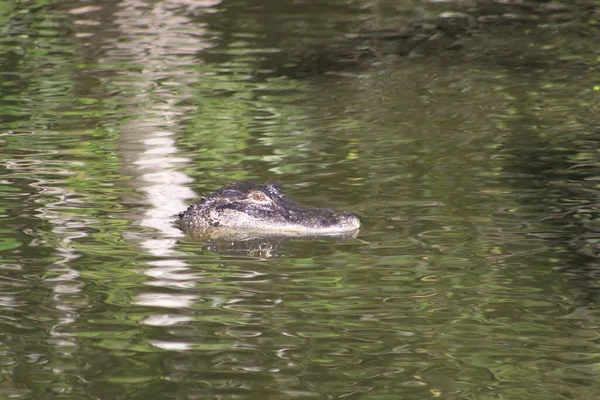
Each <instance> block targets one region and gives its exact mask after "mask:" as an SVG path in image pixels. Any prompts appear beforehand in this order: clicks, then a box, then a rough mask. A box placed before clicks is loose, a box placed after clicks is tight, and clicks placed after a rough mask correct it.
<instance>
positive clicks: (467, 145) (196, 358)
mask: <svg viewBox="0 0 600 400" xmlns="http://www.w3.org/2000/svg"><path fill="white" fill-rule="evenodd" d="M359 3H360V4H359V7H358V9H356V8H354V6H348V5H347V4H346V3H345V2H333V3H328V4H327V5H326V6H327V10H330V11H329V12H331V13H332V14H331V18H328V17H327V16H326V14H325V13H324V11H323V10H324V9H323V8H319V12H316V11H314V10H312V8H311V7H309V6H307V7H308V8H307V10H306V11H305V12H306V13H307V14H302V12H303V11H301V9H302V7H300V5H292V4H288V5H285V4H284V5H281V4H279V3H278V4H277V5H274V4H273V5H272V6H273V7H274V8H275V9H276V10H273V9H272V8H269V7H264V5H260V4H258V3H257V5H255V6H256V7H255V8H251V9H246V8H245V6H246V3H244V2H242V3H240V4H215V5H214V6H210V7H208V8H207V9H204V8H202V7H199V8H193V9H187V8H186V6H184V5H183V4H182V5H180V6H176V7H174V8H171V7H170V6H169V4H166V3H164V2H155V3H152V4H150V3H148V4H125V3H123V4H119V5H116V6H115V5H110V4H99V3H98V4H95V3H94V4H95V7H97V8H98V10H94V9H93V8H94V7H92V8H90V9H89V10H87V11H86V10H82V9H79V8H77V9H72V8H70V7H71V6H69V5H60V7H59V6H58V5H57V6H54V5H53V4H52V3H51V2H41V3H36V4H29V5H21V7H25V8H26V10H25V11H26V12H16V11H13V8H12V7H13V5H12V3H6V2H5V3H1V4H2V5H5V6H6V7H7V11H5V12H4V13H3V12H2V11H0V15H8V17H7V18H8V19H9V20H10V21H11V22H15V23H13V24H10V27H5V28H1V29H3V30H2V31H3V32H8V31H11V32H14V33H12V34H11V35H5V36H3V38H2V40H1V41H0V54H2V55H6V57H5V58H4V60H6V61H4V63H3V64H2V68H3V71H2V72H3V75H2V77H3V79H2V82H1V83H0V85H1V86H0V87H1V91H0V114H1V117H0V118H1V122H0V134H1V135H2V136H0V143H1V146H2V148H1V150H0V161H1V163H0V168H1V175H2V178H1V179H2V184H1V185H0V192H2V197H1V198H0V210H2V211H1V213H2V219H1V221H2V223H3V227H2V230H0V237H1V239H0V251H1V252H2V254H1V255H0V256H1V259H2V263H1V265H0V267H1V271H2V274H3V284H2V285H0V289H1V296H0V298H1V299H0V300H1V301H0V308H1V310H2V318H0V324H2V329H1V330H0V331H2V335H0V342H1V349H2V350H1V351H0V358H1V359H2V360H4V361H3V362H1V364H2V366H3V373H5V376H6V377H7V378H6V379H5V380H4V381H3V385H2V388H0V390H2V393H5V394H6V395H7V396H12V397H25V398H26V397H27V396H29V395H31V396H33V397H32V398H44V397H45V396H46V397H48V396H50V395H48V393H51V396H53V398H69V397H70V396H71V397H73V398H74V397H80V398H157V399H158V398H164V397H165V396H168V397H175V398H177V397H196V398H259V397H260V398H265V397H266V398H285V399H288V398H290V399H291V398H297V397H302V398H308V397H310V398H321V397H336V398H338V397H339V398H342V397H343V398H373V399H375V398H394V399H395V398H424V397H436V396H437V397H448V398H462V397H465V398H466V397H477V398H499V397H502V398H567V397H581V398H594V397H597V395H598V393H597V389H596V388H597V385H595V384H596V383H598V371H597V368H596V366H595V360H596V358H597V357H596V356H595V350H594V349H595V347H596V344H595V341H596V340H597V332H596V328H595V327H596V326H597V324H598V313H597V312H596V311H595V303H596V297H597V292H596V290H597V283H596V281H597V279H596V275H597V273H596V272H595V271H596V270H597V266H596V262H595V259H594V258H591V257H590V258H585V257H582V256H580V254H579V253H578V252H584V253H586V254H589V255H593V256H595V253H596V252H597V251H596V247H597V246H596V244H597V241H598V238H597V234H596V231H597V229H596V226H595V225H597V224H596V220H597V216H596V208H597V207H596V199H597V185H596V183H595V182H596V181H597V176H596V175H597V172H596V170H597V165H596V164H597V162H596V154H597V151H596V147H597V146H596V139H595V137H594V136H595V132H596V131H597V129H596V127H597V117H596V115H598V113H597V112H596V111H597V108H598V107H597V98H596V97H594V96H596V94H595V92H594V91H593V90H592V89H591V88H590V84H589V82H593V81H594V80H597V79H596V78H597V77H596V75H595V72H594V71H593V70H592V69H589V68H582V67H581V64H577V63H575V64H564V63H565V62H570V61H572V60H573V59H575V58H576V59H577V60H578V62H583V63H585V62H587V61H586V60H589V59H590V57H593V54H594V53H593V50H594V49H595V42H593V41H592V40H591V39H590V41H588V40H585V38H583V39H582V38H581V37H580V36H579V35H578V34H577V35H575V36H576V39H577V41H574V40H575V38H574V37H573V36H572V35H571V33H569V31H565V32H562V33H564V35H563V34H561V35H553V34H551V33H548V32H549V31H548V30H543V31H542V30H540V31H539V32H538V33H539V35H537V36H536V35H535V34H534V31H532V30H531V31H530V30H528V29H521V28H519V27H518V26H517V27H514V26H513V27H512V28H511V29H508V27H503V28H502V29H501V30H502V31H503V32H506V33H498V32H495V35H492V34H489V36H491V37H487V35H488V33H487V32H486V33H483V34H479V35H475V36H474V37H473V38H472V39H469V40H471V42H469V46H470V47H468V48H469V49H470V53H469V52H467V53H465V52H458V53H455V52H450V53H446V52H445V51H442V52H441V53H440V54H437V55H436V57H427V56H423V57H419V54H417V53H413V54H412V56H411V57H408V58H401V59H398V58H394V57H382V58H381V59H377V60H372V61H367V62H365V63H364V65H362V66H361V67H360V70H358V71H350V72H347V73H341V72H340V73H338V71H322V72H327V73H325V74H322V75H310V71H309V73H308V74H305V76H303V78H304V79H295V78H294V77H290V76H273V71H278V70H282V68H278V65H277V60H281V63H286V62H288V64H289V60H288V61H286V60H285V55H286V52H290V51H291V50H289V49H288V48H287V47H285V46H280V45H279V44H278V43H290V44H294V49H300V50H302V46H305V45H306V46H311V47H310V51H314V46H318V45H319V43H320V42H321V39H324V38H321V36H322V35H323V36H324V35H325V34H324V32H330V31H332V32H335V33H336V36H340V37H345V35H344V34H345V33H347V32H346V30H345V29H347V26H346V25H344V23H345V22H344V21H355V18H356V17H357V15H362V16H364V18H369V19H373V18H374V19H376V20H377V21H379V22H383V21H382V20H383V19H385V18H386V17H388V16H387V15H386V14H387V13H388V12H386V11H381V10H383V9H386V7H383V8H382V9H378V10H380V11H374V8H373V7H370V6H371V4H370V3H368V2H359ZM91 4H92V3H90V5H91ZM298 4H299V3H298ZM316 4H317V3H316ZM319 4H320V3H319ZM357 4H358V3H357ZM321 5H323V4H321ZM363 5H364V6H365V7H362V6H363ZM366 6H369V7H366ZM0 7H1V6H0ZM55 7H56V8H57V10H54V8H55ZM78 7H83V6H81V5H78ZM112 7H116V8H114V9H113V8H112ZM153 7H157V8H153ZM213 7H214V8H213ZM277 7H283V8H285V7H290V8H289V9H286V10H287V11H286V14H285V15H290V17H288V18H287V19H286V18H284V19H278V18H273V14H277V12H276V11H277V10H279V9H278V8H277ZM297 7H299V8H297ZM338 7H341V10H346V11H345V12H346V14H345V13H344V11H340V8H338ZM348 7H349V8H348ZM428 7H429V6H428ZM432 7H433V6H432ZM444 7H445V6H444ZM448 7H449V5H448ZM38 8H39V11H37V10H38ZM58 8H60V10H58ZM261 8H263V9H264V10H263V11H261V12H257V10H259V9H261ZM217 11H218V12H217ZM279 11H281V10H279ZM334 11H335V12H334ZM96 12H98V13H100V14H94V13H96ZM262 12H264V15H263V14H262ZM431 12H432V13H433V12H434V11H431ZM269 13H271V14H269ZM296 13H299V14H298V15H296ZM377 13H380V14H377ZM389 13H390V14H391V12H389ZM236 15H237V16H238V17H236ZM307 15H308V16H310V18H308V20H304V19H303V18H304V17H306V16H307ZM324 15H325V17H324ZM150 16H152V17H150ZM156 16H160V18H159V19H160V21H161V23H160V24H158V25H157V24H156V23H155V22H156V20H155V17H156ZM265 16H267V17H268V18H267V17H265ZM303 16H304V17H303ZM375 17H376V18H375ZM148 18H150V19H148ZM392 19H393V22H394V23H398V20H395V19H394V18H392ZM1 20H2V19H1V17H0V21H1ZM294 21H295V22H296V23H297V24H296V25H294V24H293V23H292V24H291V25H290V23H291V22H294ZM307 21H308V22H307ZM16 22H18V23H16ZM109 22H110V23H109ZM224 22H225V23H224ZM303 22H304V24H303ZM7 25H9V24H7ZM307 26H310V28H307ZM290 27H292V28H293V29H290ZM284 28H285V29H284ZM540 29H541V28H540ZM585 29H589V27H587V25H586V28H585ZM313 30H314V31H313ZM303 31H304V32H315V33H314V37H309V38H304V41H303V37H302V36H301V35H300V38H299V35H298V34H297V33H298V32H303ZM209 32H210V33H209ZM273 32H275V33H273ZM287 32H293V34H288V33H287ZM215 33H218V35H216V34H215ZM338 34H339V35H338ZM496 35H498V36H496ZM280 36H281V42H279V41H278V38H279V37H280ZM309 36H310V35H309ZM592 37H594V36H590V38H592ZM350 38H351V39H352V38H353V36H350ZM336 40H337V39H336ZM561 41H562V42H561ZM431 42H434V40H431ZM555 42H558V44H560V43H563V42H564V46H557V45H556V43H555ZM573 43H576V44H577V46H572V45H571V44H573ZM521 46H524V48H523V47H521ZM557 49H558V50H557ZM590 49H592V50H590ZM509 50H510V51H509ZM551 51H560V53H559V54H555V53H549V52H551ZM519 52H521V53H519ZM577 52H579V53H581V54H582V56H578V57H575V56H576V55H577V54H576V53H577ZM519 54H522V56H520V55H519ZM390 56H393V55H390ZM278 57H280V58H278ZM557 60H560V63H557V62H556V61H557ZM263 62H264V63H263ZM269 63H271V65H268V64H269ZM261 65H263V66H264V65H266V66H265V68H264V71H267V72H264V71H261V72H260V73H257V71H256V69H261V68H259V67H258V66H261ZM261 74H262V75H261ZM575 76H576V77H577V79H574V78H573V77H575ZM241 179H252V180H256V181H265V180H278V181H280V182H281V183H283V184H284V188H285V190H286V192H288V193H289V194H290V196H291V197H293V198H294V199H296V200H298V201H299V202H302V203H306V204H312V205H316V206H328V207H331V208H336V209H338V208H339V209H349V210H350V211H353V212H356V213H357V214H359V216H360V217H361V220H362V221H363V228H362V231H361V233H360V235H359V237H358V238H357V239H355V240H349V241H347V242H338V241H333V240H331V241H325V240H324V241H309V240H290V241H288V242H282V243H275V244H269V245H270V246H271V247H268V246H266V247H265V248H264V249H263V250H264V251H257V252H252V251H251V250H252V249H251V248H250V250H248V249H247V248H246V249H245V250H246V251H240V252H237V253H235V252H234V253H233V254H229V253H227V254H221V253H219V251H218V250H219V248H218V247H217V246H214V245H211V243H206V242H198V241H194V240H191V239H190V238H185V237H183V236H182V235H181V234H180V233H178V231H177V230H176V229H174V228H173V227H172V225H171V222H172V220H173V219H174V215H175V214H176V213H177V212H179V211H181V210H182V209H183V208H184V207H185V205H186V204H188V203H189V202H190V201H192V199H193V198H194V197H196V194H195V193H192V192H191V191H189V188H196V189H198V193H197V194H198V195H200V194H202V193H205V192H207V191H211V190H213V189H215V188H217V187H220V186H222V185H223V184H225V183H228V182H231V181H236V180H241ZM262 244H263V245H264V244H268V243H262Z"/></svg>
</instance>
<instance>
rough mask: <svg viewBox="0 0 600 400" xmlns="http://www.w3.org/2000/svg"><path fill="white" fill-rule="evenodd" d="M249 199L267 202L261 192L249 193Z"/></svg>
mask: <svg viewBox="0 0 600 400" xmlns="http://www.w3.org/2000/svg"><path fill="white" fill-rule="evenodd" d="M249 197H250V198H251V199H252V200H254V201H260V202H263V201H267V196H266V195H265V194H264V193H263V192H258V191H256V192H251V193H250V196H249Z"/></svg>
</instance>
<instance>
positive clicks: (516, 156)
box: [503, 95, 600, 302]
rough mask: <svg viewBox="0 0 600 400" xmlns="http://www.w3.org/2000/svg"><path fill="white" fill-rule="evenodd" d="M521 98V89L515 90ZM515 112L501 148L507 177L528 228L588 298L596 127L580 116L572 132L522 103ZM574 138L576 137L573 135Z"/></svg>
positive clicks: (591, 296) (597, 290) (598, 256)
mask: <svg viewBox="0 0 600 400" xmlns="http://www.w3.org/2000/svg"><path fill="white" fill-rule="evenodd" d="M519 97H520V99H521V100H522V103H524V102H527V101H528V100H526V99H525V95H523V96H519ZM517 108H519V109H520V111H519V115H518V116H517V117H516V118H514V119H513V120H512V121H511V122H508V123H507V126H509V129H510V130H511V134H510V135H508V136H507V139H506V140H505V142H504V144H503V146H504V150H503V153H504V154H506V155H507V162H506V167H505V168H504V171H505V172H506V173H507V177H506V180H508V181H509V182H510V185H511V186H512V187H514V188H515V190H516V191H517V192H521V193H526V195H522V196H519V198H518V200H519V202H520V203H521V204H522V205H523V209H525V210H528V211H529V212H531V214H530V215H533V216H534V217H533V218H532V219H533V221H532V222H531V225H529V227H528V228H527V232H528V234H529V235H532V236H534V237H536V238H538V239H540V240H542V241H543V242H545V243H547V244H548V246H549V247H550V248H552V249H554V251H555V253H556V254H558V255H559V257H560V258H561V260H562V261H563V264H562V267H561V268H560V270H561V271H562V273H565V274H567V275H568V276H570V277H571V278H572V279H574V280H575V281H577V282H579V285H580V286H581V287H583V288H585V289H586V290H585V291H586V294H587V296H585V300H586V301H591V302H596V301H598V299H599V297H598V296H599V295H600V283H599V282H600V281H599V280H598V279H599V278H600V263H599V260H600V248H599V246H598V243H599V241H600V226H599V225H598V216H599V212H598V198H599V195H600V190H598V184H597V182H598V179H600V174H599V170H598V167H597V149H598V148H599V146H600V132H597V128H594V125H595V124H594V123H593V122H591V121H585V120H586V117H579V118H577V117H576V119H577V120H578V122H577V123H573V122H570V123H572V124H573V127H575V129H576V132H575V133H573V132H568V131H569V130H573V127H571V129H568V130H567V131H566V132H565V131H564V130H561V128H558V129H553V128H552V127H551V126H550V125H551V124H552V123H551V122H550V123H548V122H545V121H543V120H541V119H540V118H538V116H534V115H531V112H530V111H528V110H531V109H532V108H531V107H530V106H527V105H525V104H520V106H519V107H517ZM573 138H575V139H573Z"/></svg>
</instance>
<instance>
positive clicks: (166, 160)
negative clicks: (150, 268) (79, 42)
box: [109, 0, 219, 261]
mask: <svg viewBox="0 0 600 400" xmlns="http://www.w3.org/2000/svg"><path fill="white" fill-rule="evenodd" d="M218 3H219V1H216V2H215V1H208V2H207V1H187V0H178V1H164V2H156V3H148V2H142V1H136V0H130V1H125V2H123V3H122V8H121V10H120V11H119V12H118V13H117V14H116V21H115V22H116V24H117V25H118V26H119V31H120V33H121V36H122V37H121V38H119V40H115V41H114V42H111V43H110V45H111V48H112V50H109V54H110V53H112V54H114V55H113V57H110V56H109V58H115V59H117V60H118V61H120V60H121V59H123V57H124V56H126V57H128V58H129V61H132V62H134V63H136V64H138V65H140V66H141V67H142V68H144V71H143V76H142V75H141V74H140V73H139V72H137V71H129V72H124V74H125V75H126V76H127V78H128V79H127V82H133V83H132V85H134V86H135V92H133V91H132V92H131V93H136V94H137V96H136V97H137V98H135V99H128V101H129V100H133V101H132V102H131V103H130V104H131V105H130V106H129V107H130V115H131V116H132V117H131V119H130V120H129V121H128V123H127V124H126V125H125V126H123V130H122V137H123V139H124V140H125V141H126V142H127V145H126V146H123V147H122V152H123V153H125V154H124V156H125V157H124V159H129V160H131V161H132V162H131V165H130V166H128V167H129V168H130V170H131V169H132V171H131V173H132V175H134V176H135V177H137V179H138V180H139V182H140V185H139V188H140V189H139V190H141V191H143V192H144V193H145V198H146V201H147V203H148V204H149V205H150V207H149V208H148V209H147V211H145V213H144V215H143V217H142V218H141V220H140V224H141V225H142V226H146V227H150V228H153V229H156V230H158V231H160V232H162V233H163V237H161V238H152V239H150V238H146V237H145V238H142V239H141V243H140V244H141V246H142V247H143V248H144V249H145V250H146V251H147V252H148V253H149V254H152V255H154V256H162V257H165V256H173V255H176V254H177V253H176V252H175V251H174V250H173V246H174V244H175V242H176V238H177V237H180V236H182V233H181V232H180V231H179V230H178V229H177V228H175V227H174V226H173V220H174V217H175V215H176V214H177V213H178V212H181V211H182V210H184V209H185V208H186V200H187V199H191V198H195V197H197V196H196V194H195V193H194V192H193V191H192V190H190V189H189V188H187V187H186V186H184V185H185V184H187V183H189V182H190V181H191V179H190V178H189V177H188V176H187V175H186V174H184V173H182V172H180V171H178V169H180V165H181V164H184V163H187V162H188V161H189V160H188V159H186V158H181V157H177V156H176V154H177V147H176V143H175V140H174V135H175V134H176V132H177V131H178V128H179V127H178V126H177V118H178V117H180V113H181V107H177V106H175V105H176V104H178V103H181V102H182V101H183V100H185V99H186V98H188V97H191V94H190V93H189V90H190V88H191V87H193V84H194V83H195V82H196V81H197V72H196V71H195V70H193V69H190V68H189V66H190V65H194V64H195V55H196V53H197V52H198V51H200V50H201V49H202V48H203V47H204V44H203V43H202V41H201V36H202V35H201V30H202V29H201V27H199V26H197V24H194V23H192V22H191V21H190V20H189V19H188V18H187V17H186V16H185V13H186V12H187V13H188V14H191V13H192V11H195V10H196V9H200V8H202V7H209V6H212V5H215V4H218ZM183 10H185V11H183ZM123 37H125V38H126V39H127V40H120V39H122V38H123ZM159 127H160V129H159ZM174 261H175V260H174Z"/></svg>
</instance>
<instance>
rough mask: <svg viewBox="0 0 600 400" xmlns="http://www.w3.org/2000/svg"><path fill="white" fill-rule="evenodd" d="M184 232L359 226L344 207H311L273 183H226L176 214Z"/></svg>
mask: <svg viewBox="0 0 600 400" xmlns="http://www.w3.org/2000/svg"><path fill="white" fill-rule="evenodd" d="M179 227H180V229H181V230H183V231H185V232H199V231H215V232H216V231H222V232H225V231H229V232H239V231H245V232H256V233H258V232H262V233H265V234H271V235H273V234H276V235H281V236H319V235H323V236H327V235H338V234H344V233H348V232H352V231H356V230H358V228H359V227H360V221H359V220H358V218H356V217H355V216H354V215H352V214H350V213H348V212H345V211H334V210H331V209H328V208H313V207H306V206H303V205H300V204H298V203H295V202H293V201H292V200H290V199H288V198H287V197H286V196H285V195H284V194H283V193H281V191H280V189H279V187H278V186H277V185H276V184H273V183H266V184H265V185H257V184H254V183H250V182H238V183H235V184H231V185H228V186H225V187H223V188H221V189H219V190H217V191H216V192H214V193H211V194H209V195H208V196H205V197H203V198H202V199H201V200H200V201H199V202H197V203H194V204H192V205H191V206H189V207H188V209H187V210H185V211H184V212H182V213H180V214H179Z"/></svg>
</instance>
